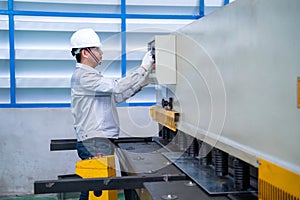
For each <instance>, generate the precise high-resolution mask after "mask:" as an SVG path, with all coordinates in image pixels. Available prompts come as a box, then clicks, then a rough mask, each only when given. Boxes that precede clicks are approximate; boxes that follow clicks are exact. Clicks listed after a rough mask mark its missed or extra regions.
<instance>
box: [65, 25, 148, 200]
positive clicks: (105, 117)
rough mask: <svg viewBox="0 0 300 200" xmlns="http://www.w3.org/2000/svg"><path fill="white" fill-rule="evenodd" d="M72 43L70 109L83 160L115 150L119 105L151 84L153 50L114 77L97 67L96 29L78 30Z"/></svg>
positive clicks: (83, 196)
mask: <svg viewBox="0 0 300 200" xmlns="http://www.w3.org/2000/svg"><path fill="white" fill-rule="evenodd" d="M70 43H71V49H72V50H71V53H72V55H73V56H74V57H75V58H76V61H77V63H76V68H75V70H74V72H73V75H72V79H71V96H72V100H71V110H72V115H73V119H74V129H75V133H76V137H77V152H78V155H79V157H80V158H81V159H83V160H84V159H90V158H91V157H94V156H97V155H99V154H101V155H103V156H105V155H111V154H113V153H114V144H113V143H112V142H111V140H113V139H116V138H118V137H119V131H120V128H119V118H118V113H117V109H116V104H118V103H120V102H123V101H125V100H126V99H128V98H130V97H131V96H133V95H134V94H136V93H137V92H138V91H140V90H141V89H142V88H143V87H144V86H146V85H147V84H148V83H149V71H150V68H151V67H152V64H153V58H152V55H151V52H147V53H146V54H145V56H144V57H143V59H142V64H141V66H140V67H138V68H137V69H136V70H134V71H133V72H131V73H130V74H129V75H127V76H126V77H124V78H121V79H118V80H115V79H113V78H106V77H104V76H103V75H102V74H101V72H100V71H98V70H96V69H95V68H96V67H97V66H98V65H100V64H101V61H102V56H103V52H102V44H101V41H100V38H99V37H98V35H97V33H96V32H95V31H94V30H93V29H90V28H85V29H80V30H78V31H76V32H75V33H73V35H72V36H71V38H70ZM80 199H81V200H83V199H88V192H82V193H81V195H80Z"/></svg>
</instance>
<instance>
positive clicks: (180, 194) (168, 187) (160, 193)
mask: <svg viewBox="0 0 300 200" xmlns="http://www.w3.org/2000/svg"><path fill="white" fill-rule="evenodd" d="M186 182H187V181H171V182H156V183H154V182H152V183H151V182H148V183H144V186H145V188H146V189H147V191H148V192H149V194H150V195H151V197H152V200H163V199H164V198H163V197H168V196H169V197H175V196H176V197H177V198H175V199H180V200H191V199H201V200H212V199H214V200H228V198H226V197H224V196H209V195H208V194H207V193H206V192H205V191H203V190H202V189H201V188H199V187H198V186H197V185H194V186H187V184H186Z"/></svg>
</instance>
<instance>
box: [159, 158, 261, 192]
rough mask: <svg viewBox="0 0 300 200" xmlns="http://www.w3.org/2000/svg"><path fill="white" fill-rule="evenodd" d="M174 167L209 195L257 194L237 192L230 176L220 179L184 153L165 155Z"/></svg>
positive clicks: (251, 189) (208, 167)
mask: <svg viewBox="0 0 300 200" xmlns="http://www.w3.org/2000/svg"><path fill="white" fill-rule="evenodd" d="M163 155H164V156H166V158H168V159H169V160H170V161H171V162H172V163H173V164H174V165H176V166H177V167H178V168H179V169H181V170H182V171H183V172H184V173H185V174H186V175H187V176H189V177H190V178H191V179H192V180H193V181H194V182H196V183H197V184H198V185H199V186H201V187H202V188H203V189H204V190H205V191H206V192H208V193H209V194H216V195H217V194H218V195H219V194H235V193H250V192H256V190H254V189H253V188H249V189H247V190H244V191H240V190H239V191H237V190H236V189H235V187H234V180H233V178H232V177H230V176H224V177H218V176H216V175H215V171H214V169H213V168H212V167H210V166H202V165H200V164H199V160H198V159H195V158H192V157H188V156H186V155H185V154H183V153H182V152H166V153H163Z"/></svg>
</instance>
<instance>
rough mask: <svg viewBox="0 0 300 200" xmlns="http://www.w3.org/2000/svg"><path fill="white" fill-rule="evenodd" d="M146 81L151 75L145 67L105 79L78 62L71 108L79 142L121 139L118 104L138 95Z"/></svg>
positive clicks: (72, 82)
mask: <svg viewBox="0 0 300 200" xmlns="http://www.w3.org/2000/svg"><path fill="white" fill-rule="evenodd" d="M146 79H147V72H145V70H144V69H142V68H138V69H137V70H135V71H133V72H132V73H131V74H130V75H128V76H126V77H124V78H122V79H119V80H114V79H111V78H105V77H103V75H101V73H100V72H99V71H97V70H96V69H94V68H92V67H89V66H87V65H83V64H80V63H77V64H76V69H75V70H74V72H73V75H72V79H71V95H72V101H71V108H72V114H73V119H74V128H75V132H76V136H77V140H78V141H83V140H86V139H89V138H93V137H105V138H118V136H119V130H120V129H119V118H118V113H117V109H116V104H117V103H120V102H122V101H125V100H126V99H128V98H129V97H131V96H132V95H134V94H135V93H136V92H138V91H139V90H140V89H141V88H142V87H143V86H144V85H145V82H147V80H146Z"/></svg>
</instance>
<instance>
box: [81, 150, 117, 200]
mask: <svg viewBox="0 0 300 200" xmlns="http://www.w3.org/2000/svg"><path fill="white" fill-rule="evenodd" d="M75 173H76V174H77V175H79V176H80V177H82V178H104V177H111V176H116V170H115V157H114V156H113V155H109V156H103V157H99V158H94V159H91V160H82V161H79V162H77V163H76V172H75ZM89 199H90V200H117V199H118V191H117V190H103V191H102V195H101V196H100V197H97V196H95V195H94V192H93V191H90V192H89Z"/></svg>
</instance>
